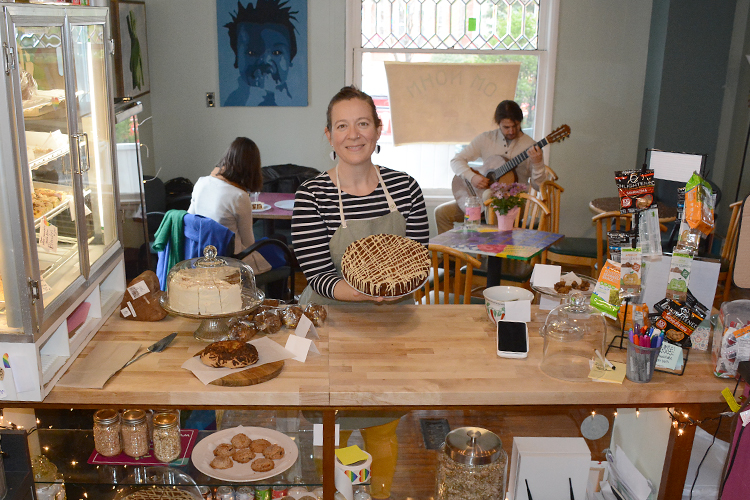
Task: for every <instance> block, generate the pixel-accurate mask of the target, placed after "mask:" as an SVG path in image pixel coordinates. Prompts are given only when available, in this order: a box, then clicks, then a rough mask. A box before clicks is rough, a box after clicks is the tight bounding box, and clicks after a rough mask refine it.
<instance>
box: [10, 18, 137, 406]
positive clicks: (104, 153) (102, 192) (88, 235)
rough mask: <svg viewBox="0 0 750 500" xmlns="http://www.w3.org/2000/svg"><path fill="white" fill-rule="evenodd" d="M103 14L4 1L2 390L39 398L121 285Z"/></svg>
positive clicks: (91, 330)
mask: <svg viewBox="0 0 750 500" xmlns="http://www.w3.org/2000/svg"><path fill="white" fill-rule="evenodd" d="M107 11H108V9H106V8H92V7H74V6H54V5H7V6H4V7H3V8H2V16H3V22H2V26H1V27H0V29H1V30H2V32H1V33H0V35H1V38H2V50H3V64H4V70H5V75H4V78H3V79H2V83H0V91H2V92H3V94H2V97H0V120H2V126H0V145H1V148H0V149H2V151H1V152H0V161H1V162H2V163H1V165H0V166H1V168H0V176H1V178H2V181H3V182H2V187H0V198H1V200H0V234H2V239H3V242H2V244H1V245H0V278H2V285H3V290H4V297H2V299H3V301H2V303H0V353H3V354H4V353H7V354H8V356H7V358H8V364H10V367H11V368H12V373H13V376H14V384H9V383H8V382H5V387H0V397H2V394H3V393H2V392H1V391H2V390H3V389H4V390H5V391H6V392H5V394H6V396H5V397H10V398H11V399H13V398H14V397H15V398H17V399H19V400H26V399H31V400H36V399H40V398H43V397H44V395H45V394H46V393H47V392H49V390H50V389H51V387H52V385H53V384H54V382H55V381H56V380H57V378H59V376H60V375H61V374H62V373H63V371H64V370H63V368H64V367H65V366H67V365H68V364H69V363H70V362H72V360H73V358H75V356H76V355H77V353H78V352H80V350H81V349H82V348H83V346H84V345H85V344H86V342H87V341H88V339H89V338H90V337H91V336H92V335H93V333H95V332H96V330H97V329H98V327H99V326H100V325H101V323H102V322H103V318H106V317H107V316H108V315H109V314H111V312H112V311H113V310H114V308H115V307H116V305H117V303H119V300H120V298H121V294H122V292H123V289H124V270H123V266H122V245H121V243H120V241H121V237H120V235H121V228H120V224H119V222H118V217H117V207H118V205H119V200H118V193H117V177H116V167H115V155H114V146H113V140H112V138H113V136H114V135H113V122H114V120H113V108H112V100H111V97H110V96H111V76H110V75H111V74H112V70H111V67H112V65H111V51H112V47H113V44H112V42H111V40H110V35H109V33H110V30H109V21H108V16H107ZM29 367H31V368H29ZM6 368H7V366H6ZM21 378H22V379H23V381H22V382H19V379H21ZM2 383H3V381H0V384H2Z"/></svg>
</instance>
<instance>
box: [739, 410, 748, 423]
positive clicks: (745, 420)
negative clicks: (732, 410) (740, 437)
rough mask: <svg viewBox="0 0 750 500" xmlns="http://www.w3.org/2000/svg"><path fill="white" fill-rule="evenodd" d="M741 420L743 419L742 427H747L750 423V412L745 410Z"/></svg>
mask: <svg viewBox="0 0 750 500" xmlns="http://www.w3.org/2000/svg"><path fill="white" fill-rule="evenodd" d="M740 418H741V419H742V427H745V426H746V425H747V423H748V422H750V410H745V411H743V412H742V413H740Z"/></svg>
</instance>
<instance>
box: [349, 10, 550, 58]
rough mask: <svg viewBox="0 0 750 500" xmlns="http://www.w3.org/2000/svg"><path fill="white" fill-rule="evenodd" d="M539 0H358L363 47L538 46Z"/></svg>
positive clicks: (481, 47)
mask: <svg viewBox="0 0 750 500" xmlns="http://www.w3.org/2000/svg"><path fill="white" fill-rule="evenodd" d="M539 2H540V0H362V47H363V48H367V49H393V48H399V49H480V50H537V48H538V47H537V40H538V36H537V35H538V31H539Z"/></svg>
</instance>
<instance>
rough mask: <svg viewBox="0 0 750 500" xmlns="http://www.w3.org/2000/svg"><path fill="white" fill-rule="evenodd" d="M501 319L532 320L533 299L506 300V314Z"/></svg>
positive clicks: (523, 321)
mask: <svg viewBox="0 0 750 500" xmlns="http://www.w3.org/2000/svg"><path fill="white" fill-rule="evenodd" d="M500 321H520V322H521V323H528V322H529V321H531V301H530V300H514V301H512V302H505V316H503V319H501V320H500Z"/></svg>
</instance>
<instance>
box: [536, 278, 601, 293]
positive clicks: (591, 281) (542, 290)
mask: <svg viewBox="0 0 750 500" xmlns="http://www.w3.org/2000/svg"><path fill="white" fill-rule="evenodd" d="M577 276H578V277H579V278H581V281H586V282H588V284H589V289H588V290H585V291H582V290H575V289H573V290H571V291H570V292H569V293H557V292H556V291H555V289H554V288H552V287H542V286H536V285H531V289H532V290H534V291H537V292H539V293H542V294H544V295H548V296H550V297H570V294H572V293H573V292H581V293H582V294H583V295H584V297H588V296H590V295H591V294H592V293H594V287H595V286H596V280H595V279H594V278H589V277H588V276H583V275H581V274H578V275H577Z"/></svg>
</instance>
